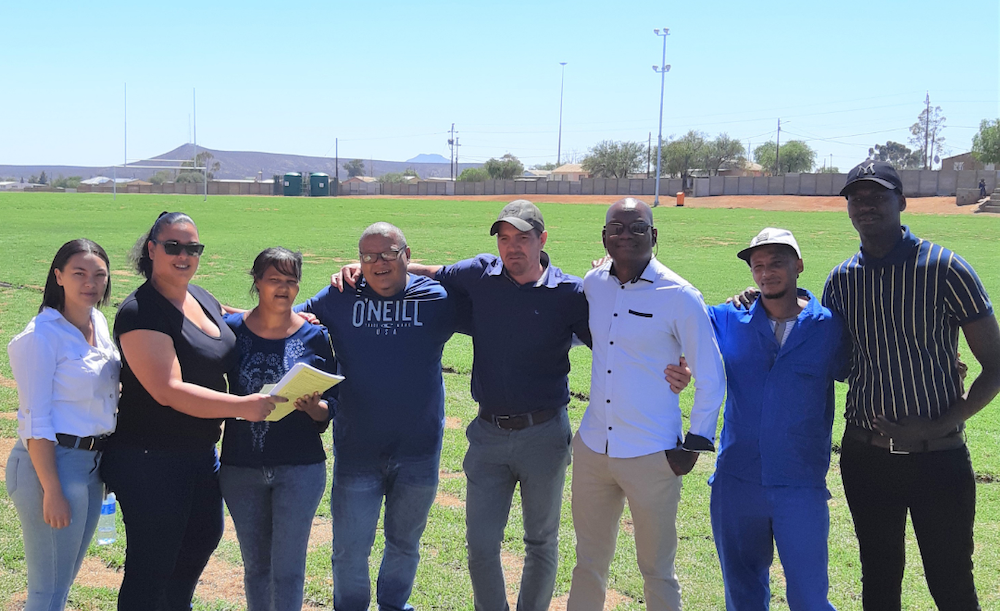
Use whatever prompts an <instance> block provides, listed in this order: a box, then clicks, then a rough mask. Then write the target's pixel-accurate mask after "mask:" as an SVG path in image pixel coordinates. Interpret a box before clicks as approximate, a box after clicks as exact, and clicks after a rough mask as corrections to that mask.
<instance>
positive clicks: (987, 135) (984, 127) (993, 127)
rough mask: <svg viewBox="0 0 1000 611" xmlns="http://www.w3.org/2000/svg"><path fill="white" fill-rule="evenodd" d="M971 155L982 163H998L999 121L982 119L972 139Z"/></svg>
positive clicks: (999, 154)
mask: <svg viewBox="0 0 1000 611" xmlns="http://www.w3.org/2000/svg"><path fill="white" fill-rule="evenodd" d="M972 154H973V155H974V156H975V157H976V159H978V160H979V161H981V162H982V163H1000V119H997V120H995V121H990V120H989V119H983V120H982V121H981V122H980V123H979V133H978V134H976V135H975V136H973V137H972Z"/></svg>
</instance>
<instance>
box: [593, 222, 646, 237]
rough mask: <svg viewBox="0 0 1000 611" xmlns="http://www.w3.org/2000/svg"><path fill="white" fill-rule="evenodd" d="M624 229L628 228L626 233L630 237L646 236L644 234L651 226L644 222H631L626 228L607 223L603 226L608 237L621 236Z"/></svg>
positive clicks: (617, 224) (618, 224) (619, 224)
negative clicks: (629, 234)
mask: <svg viewBox="0 0 1000 611" xmlns="http://www.w3.org/2000/svg"><path fill="white" fill-rule="evenodd" d="M626 227H628V231H629V233H631V234H632V235H646V232H647V231H649V229H650V227H652V225H650V224H649V223H647V222H646V221H632V222H631V223H629V224H628V225H627V226H626V225H623V224H621V223H608V224H607V225H605V226H604V231H606V232H608V235H611V236H614V235H621V234H623V233H625V228H626Z"/></svg>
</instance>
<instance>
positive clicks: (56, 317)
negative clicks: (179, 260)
mask: <svg viewBox="0 0 1000 611" xmlns="http://www.w3.org/2000/svg"><path fill="white" fill-rule="evenodd" d="M108 267H109V263H108V255H107V253H105V252H104V249H103V248H101V247H100V246H99V245H98V244H96V243H94V242H92V241H90V240H85V239H79V240H73V241H71V242H67V243H65V244H63V245H62V247H61V248H60V249H59V251H58V252H57V253H56V256H55V259H53V261H52V266H51V267H50V268H49V275H48V278H47V279H46V281H45V291H44V295H43V297H42V305H41V307H40V308H39V310H38V315H37V316H35V317H34V318H32V319H31V322H29V323H28V326H27V327H26V328H25V329H24V331H22V332H21V333H20V335H18V336H17V337H15V338H14V339H13V340H11V342H10V344H9V345H8V346H7V354H8V355H9V356H10V366H11V369H13V371H14V379H15V380H16V381H17V391H18V404H19V409H18V412H17V421H18V426H17V432H18V437H19V440H18V442H17V444H16V445H15V446H14V449H13V450H12V451H11V453H10V458H8V460H7V492H8V494H9V495H10V498H11V500H12V501H13V502H14V506H15V507H16V508H17V515H18V518H19V519H20V521H21V531H22V532H23V534H24V556H25V561H26V564H27V569H28V600H27V604H26V605H25V610H26V611H40V610H46V611H49V610H59V609H63V608H64V607H65V605H66V598H67V596H68V595H69V588H70V585H72V583H73V579H74V578H75V577H76V574H77V572H78V571H79V570H80V564H81V563H82V562H83V557H84V555H85V554H86V553H87V546H88V545H90V539H91V537H93V535H94V530H95V529H96V527H97V519H98V518H99V517H100V513H101V500H102V496H103V492H104V490H103V484H102V483H101V480H100V478H99V476H98V465H99V463H100V459H101V450H102V448H103V446H104V440H105V438H106V437H107V435H108V434H110V433H111V432H112V431H114V429H115V417H116V410H117V405H118V375H119V371H120V369H121V358H120V357H119V354H118V350H117V349H116V347H115V344H114V342H113V341H112V340H111V337H110V335H109V333H108V322H107V320H106V319H105V318H104V315H103V314H101V312H100V311H99V310H98V309H97V307H96V306H98V305H106V304H107V302H108V297H109V295H110V292H111V286H110V283H109V276H108Z"/></svg>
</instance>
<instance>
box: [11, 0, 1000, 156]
mask: <svg viewBox="0 0 1000 611" xmlns="http://www.w3.org/2000/svg"><path fill="white" fill-rule="evenodd" d="M4 4H5V6H4V10H3V11H2V12H0V19H2V20H3V21H4V25H3V26H2V28H3V29H2V35H0V65H2V66H4V67H5V69H6V70H5V76H4V78H3V79H2V80H0V117H2V118H3V128H2V130H0V164H72V165H94V166H101V165H108V164H113V163H120V162H121V160H122V158H123V112H124V97H125V96H124V95H123V89H124V87H125V83H127V91H128V94H127V100H128V109H127V117H128V157H129V159H140V158H148V157H150V156H153V155H158V154H161V153H163V152H166V151H168V150H170V149H172V148H174V147H176V146H179V145H180V144H183V143H185V142H187V141H189V139H190V133H191V129H190V125H191V124H190V115H191V97H192V89H196V90H197V99H198V105H197V136H198V143H199V144H200V145H203V146H206V147H209V148H213V149H222V150H255V151H268V152H278V153H294V154H303V155H319V156H330V157H332V156H333V154H334V139H335V138H339V139H340V156H341V157H344V158H352V157H361V158H366V159H367V158H371V157H374V158H376V159H387V160H405V159H408V158H410V157H413V156H415V155H417V154H418V153H439V154H441V155H444V156H445V157H447V156H448V147H447V144H446V140H447V138H448V136H447V134H446V132H447V130H448V129H449V128H450V127H451V124H452V123H455V126H456V129H457V130H458V132H459V134H458V135H459V141H460V142H461V144H462V147H461V149H460V160H461V161H485V160H486V159H487V158H489V157H491V156H499V155H502V154H503V153H505V152H511V153H513V154H514V155H516V156H518V157H519V158H521V159H522V160H523V161H524V162H525V164H526V165H531V164H534V163H542V162H545V161H554V160H555V157H556V147H557V137H558V122H559V81H560V66H559V62H562V61H565V62H568V63H567V66H566V68H565V94H564V106H563V132H562V156H563V161H565V160H567V159H572V158H576V159H581V158H582V157H583V156H584V155H585V154H586V152H587V150H588V149H589V148H590V147H591V146H592V145H594V144H595V143H596V142H598V141H600V140H604V139H612V140H637V141H641V142H646V141H647V137H648V135H649V133H650V132H652V134H653V136H652V137H653V145H654V147H655V141H656V131H657V113H658V109H659V92H660V77H659V76H658V75H657V74H655V73H654V72H653V70H652V68H651V67H652V66H653V65H654V64H658V63H659V61H660V57H661V52H662V46H661V45H662V38H660V37H657V36H656V35H654V34H653V28H657V27H658V28H662V27H667V28H669V29H670V37H669V38H668V39H667V63H668V64H670V65H671V66H672V68H671V70H670V72H669V74H667V76H666V99H665V103H664V112H663V134H664V137H668V136H671V135H676V136H679V135H682V134H683V133H685V132H686V131H688V130H689V129H698V130H702V131H705V132H707V133H708V134H709V135H711V136H714V135H716V134H718V133H720V132H727V133H728V134H729V135H730V136H733V137H736V138H740V139H741V140H742V141H743V142H744V143H745V144H746V143H747V142H749V143H750V145H751V146H757V145H759V144H761V143H762V142H764V141H766V140H768V139H773V138H774V132H775V129H776V126H777V121H778V119H779V118H780V119H781V120H782V140H783V141H784V140H786V139H790V138H798V139H803V140H806V141H807V142H808V144H809V145H810V146H812V147H813V148H814V149H815V150H816V152H817V154H818V155H817V163H818V165H822V164H823V162H824V160H825V162H826V163H829V162H830V161H829V160H830V155H831V154H832V155H833V165H835V166H839V167H840V168H841V169H842V170H846V168H849V167H850V166H852V165H854V164H855V163H857V162H858V161H860V160H861V159H863V158H864V156H865V155H866V154H867V150H868V147H870V146H871V145H873V144H875V143H884V142H885V141H886V140H896V141H900V142H906V139H907V137H908V135H909V134H908V127H909V126H910V125H911V124H912V123H914V122H915V121H916V117H917V115H918V113H919V112H920V111H921V109H922V108H923V102H924V95H925V93H926V92H929V93H930V96H931V102H932V104H933V105H939V106H941V107H942V110H943V113H944V115H945V116H946V117H947V118H948V120H947V124H946V125H947V127H946V130H945V132H944V135H945V137H946V139H947V142H946V146H947V148H948V149H949V150H950V152H951V153H958V152H964V151H966V150H968V149H969V147H970V145H971V140H972V136H973V135H974V134H975V133H976V130H977V128H978V125H979V122H980V120H981V119H984V118H996V117H998V116H1000V61H998V57H1000V37H998V36H997V32H1000V6H998V5H1000V3H998V2H997V0H970V1H968V2H964V3H961V4H958V5H949V4H947V3H942V2H925V1H922V0H920V1H915V0H883V1H880V2H864V1H862V2H852V3H818V2H791V1H789V2H778V1H770V0H758V1H755V2H745V1H728V0H727V1H717V2H676V1H673V0H670V1H664V0H660V1H646V0H632V1H629V2H618V3H613V2H588V1H583V2H537V1H536V2H522V1H512V2H504V3H492V2H491V3H485V2H482V3H481V2H465V3H459V2H439V1H434V0H425V1H424V2H375V1H372V2H351V3H342V2H328V3H322V2H302V3H291V4H289V5H287V6H286V5H282V4H279V3H265V2H256V1H241V2H233V1H230V0H217V1H215V2H189V1H178V2H171V3H150V2H143V1H139V2H136V1H135V0H132V1H129V2H100V1H98V2H86V3H84V2H54V1H45V0H33V1H30V2H29V1H27V0H7V2H5V3H4ZM952 7H954V8H952Z"/></svg>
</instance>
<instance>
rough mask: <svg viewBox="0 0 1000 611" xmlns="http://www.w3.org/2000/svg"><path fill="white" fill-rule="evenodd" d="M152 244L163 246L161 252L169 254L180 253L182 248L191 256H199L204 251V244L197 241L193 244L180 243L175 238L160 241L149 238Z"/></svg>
mask: <svg viewBox="0 0 1000 611" xmlns="http://www.w3.org/2000/svg"><path fill="white" fill-rule="evenodd" d="M150 242H152V243H153V244H161V245H162V246H163V252H165V253H167V254H168V255H170V256H176V255H179V254H181V251H182V250H183V251H184V252H186V253H187V254H189V255H191V256H192V257H200V256H201V253H203V252H204V251H205V245H204V244H199V243H197V242H195V243H193V244H181V243H180V242H178V241H177V240H166V241H165V242H161V241H159V240H150Z"/></svg>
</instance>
